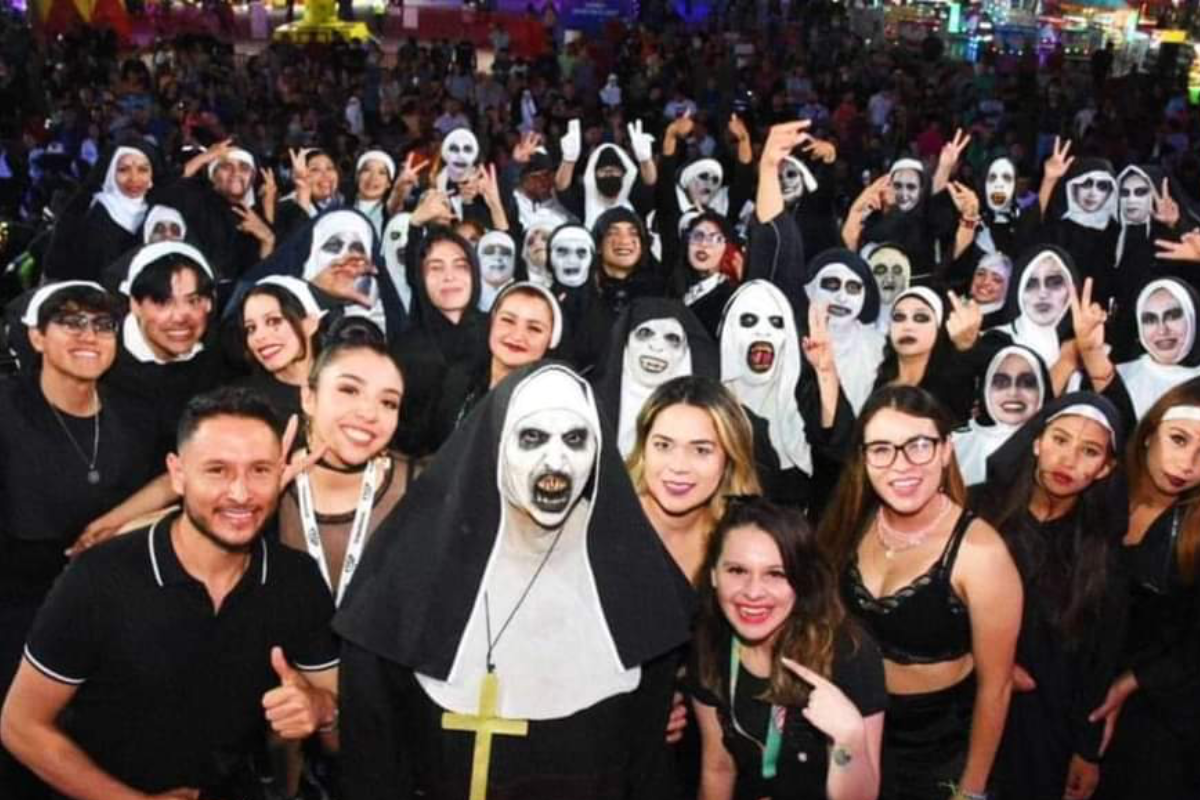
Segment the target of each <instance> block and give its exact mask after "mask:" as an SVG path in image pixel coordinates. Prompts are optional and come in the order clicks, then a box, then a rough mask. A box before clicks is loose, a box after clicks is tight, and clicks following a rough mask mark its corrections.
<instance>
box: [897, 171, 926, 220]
mask: <svg viewBox="0 0 1200 800" xmlns="http://www.w3.org/2000/svg"><path fill="white" fill-rule="evenodd" d="M892 189H893V190H894V191H895V193H896V207H897V208H899V209H900V210H901V211H912V210H913V209H914V208H916V207H917V203H919V202H921V173H919V172H917V171H916V170H915V169H898V170H896V171H895V172H893V173H892Z"/></svg>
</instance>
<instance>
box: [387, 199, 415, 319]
mask: <svg viewBox="0 0 1200 800" xmlns="http://www.w3.org/2000/svg"><path fill="white" fill-rule="evenodd" d="M411 220H412V214H409V213H407V212H401V213H399V214H396V215H395V216H393V217H392V218H391V219H389V220H388V223H387V225H386V226H384V229H383V263H384V266H385V267H386V268H387V271H388V277H390V278H391V279H392V285H393V286H395V287H396V292H397V293H398V294H399V295H400V301H401V302H402V303H403V304H404V310H405V311H408V310H409V309H410V308H411V307H412V287H410V286H409V285H408V274H407V272H406V271H405V265H404V252H405V250H407V249H408V228H409V224H410V222H411Z"/></svg>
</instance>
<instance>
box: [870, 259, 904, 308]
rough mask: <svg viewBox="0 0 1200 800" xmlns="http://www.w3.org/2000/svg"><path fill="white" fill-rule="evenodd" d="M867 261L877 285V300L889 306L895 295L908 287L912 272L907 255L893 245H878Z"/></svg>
mask: <svg viewBox="0 0 1200 800" xmlns="http://www.w3.org/2000/svg"><path fill="white" fill-rule="evenodd" d="M867 263H868V264H870V265H871V275H872V276H874V278H875V284H876V285H877V286H878V287H879V302H880V303H882V304H883V305H885V306H891V305H892V303H893V302H895V300H896V297H897V296H898V295H899V294H900V293H901V292H903V291H905V290H907V289H908V282H909V276H910V275H911V274H912V264H911V263H910V262H909V260H908V256H906V255H905V254H904V253H903V252H901V251H900V250H897V249H895V248H893V247H880V248H878V249H877V250H875V251H874V252H873V253H871V257H870V258H868V259H867Z"/></svg>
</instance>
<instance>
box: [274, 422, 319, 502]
mask: <svg viewBox="0 0 1200 800" xmlns="http://www.w3.org/2000/svg"><path fill="white" fill-rule="evenodd" d="M299 432H300V418H299V417H298V416H297V415H295V414H292V416H291V417H289V418H288V423H287V428H286V429H285V430H284V432H283V456H282V457H281V458H280V460H279V466H280V470H279V490H280V491H283V490H284V489H286V488H287V486H288V484H289V483H291V482H292V481H294V480H295V479H296V476H297V475H299V474H300V473H301V472H304V471H306V470H307V469H308V468H309V467H311V466H313V465H314V464H316V463H317V462H318V461H320V460H321V458H322V457H323V456H324V455H325V451H326V450H328V449H329V447H328V445H325V444H323V443H322V444H314V443H313V442H309V443H308V446H309V449H308V450H303V449H301V450H297V451H296V452H295V453H292V446H293V445H294V444H295V443H296V436H297V434H298V433H299Z"/></svg>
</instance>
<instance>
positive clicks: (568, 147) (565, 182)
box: [555, 119, 658, 226]
mask: <svg viewBox="0 0 1200 800" xmlns="http://www.w3.org/2000/svg"><path fill="white" fill-rule="evenodd" d="M629 142H630V146H631V147H632V148H633V154H634V158H636V159H637V164H636V166H635V164H634V159H632V158H630V157H629V155H628V154H627V153H626V152H625V150H624V149H623V148H621V147H619V146H617V145H615V144H611V143H605V144H601V145H599V146H597V147H596V148H594V149H593V150H592V151H591V153H589V154H588V158H587V165H586V167H585V168H584V171H583V179H582V180H581V181H580V183H579V184H574V178H575V165H576V163H577V162H578V161H579V158H580V153H581V151H582V134H581V133H580V122H579V120H577V119H573V120H571V121H570V122H569V123H568V124H567V135H566V136H564V137H563V138H562V142H561V145H562V163H561V164H560V165H559V167H558V173H557V174H556V176H555V188H557V189H558V191H559V192H563V195H562V200H563V203H564V204H565V205H566V206H567V208H568V209H570V210H571V211H572V213H574V214H576V215H577V216H579V217H580V218H581V219H582V220H583V223H584V225H588V226H590V225H592V224H594V223H595V221H596V219H597V217H599V216H600V215H601V214H603V213H604V212H605V211H607V210H608V209H610V208H615V207H617V206H623V207H625V208H631V209H633V210H634V211H636V212H637V213H638V215H639V216H641V217H643V218H645V217H646V216H647V215H648V214H649V213H650V212H651V211H652V210H653V208H654V195H653V192H652V190H651V189H650V187H653V186H654V185H655V184H656V183H658V168H657V167H656V166H655V164H654V137H653V136H651V135H650V134H648V133H644V132H643V130H642V122H641V120H637V121H636V122H631V123H630V124H629ZM639 177H640V178H641V180H640V181H639V180H638V178H639Z"/></svg>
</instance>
